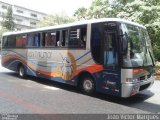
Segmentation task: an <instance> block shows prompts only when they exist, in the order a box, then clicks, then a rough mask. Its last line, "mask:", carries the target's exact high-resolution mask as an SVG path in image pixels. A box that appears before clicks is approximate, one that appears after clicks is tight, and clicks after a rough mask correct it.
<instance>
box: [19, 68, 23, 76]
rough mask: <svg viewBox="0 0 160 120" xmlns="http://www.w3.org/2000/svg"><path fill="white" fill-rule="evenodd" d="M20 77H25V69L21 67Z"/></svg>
mask: <svg viewBox="0 0 160 120" xmlns="http://www.w3.org/2000/svg"><path fill="white" fill-rule="evenodd" d="M19 75H20V76H21V77H22V76H23V75H24V69H23V67H20V70H19Z"/></svg>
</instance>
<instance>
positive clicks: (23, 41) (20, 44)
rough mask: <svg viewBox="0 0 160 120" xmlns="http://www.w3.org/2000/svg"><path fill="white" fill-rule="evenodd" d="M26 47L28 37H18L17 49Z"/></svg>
mask: <svg viewBox="0 0 160 120" xmlns="http://www.w3.org/2000/svg"><path fill="white" fill-rule="evenodd" d="M25 46H26V35H17V36H16V47H25Z"/></svg>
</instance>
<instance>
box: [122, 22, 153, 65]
mask: <svg viewBox="0 0 160 120" xmlns="http://www.w3.org/2000/svg"><path fill="white" fill-rule="evenodd" d="M121 28H122V32H123V42H125V44H126V46H127V47H126V50H125V52H124V53H123V67H143V66H151V65H154V60H153V53H152V48H151V42H150V39H149V36H148V33H147V31H146V29H145V28H142V27H138V26H134V25H129V24H122V26H121Z"/></svg>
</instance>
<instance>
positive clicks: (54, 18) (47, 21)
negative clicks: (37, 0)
mask: <svg viewBox="0 0 160 120" xmlns="http://www.w3.org/2000/svg"><path fill="white" fill-rule="evenodd" d="M73 21H74V19H73V18H71V17H69V16H67V15H64V14H61V15H57V14H55V15H48V16H46V17H44V18H43V19H42V20H41V21H40V22H39V23H38V24H37V27H45V26H54V25H59V24H65V23H70V22H73Z"/></svg>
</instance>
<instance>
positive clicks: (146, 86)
mask: <svg viewBox="0 0 160 120" xmlns="http://www.w3.org/2000/svg"><path fill="white" fill-rule="evenodd" d="M150 84H151V83H148V84H146V85H142V86H140V88H139V91H142V90H144V89H146V88H148V87H149V86H150Z"/></svg>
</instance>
